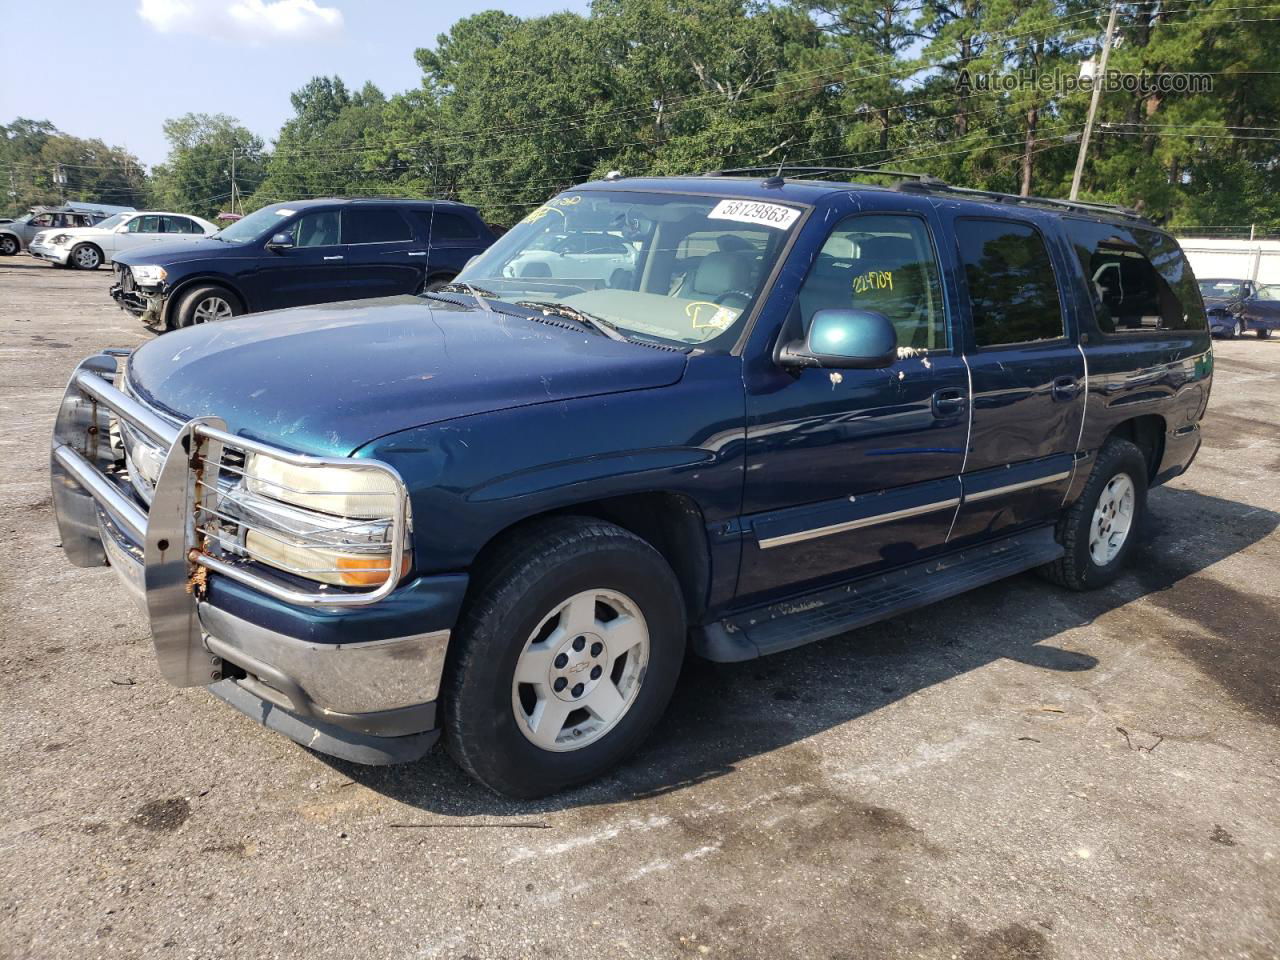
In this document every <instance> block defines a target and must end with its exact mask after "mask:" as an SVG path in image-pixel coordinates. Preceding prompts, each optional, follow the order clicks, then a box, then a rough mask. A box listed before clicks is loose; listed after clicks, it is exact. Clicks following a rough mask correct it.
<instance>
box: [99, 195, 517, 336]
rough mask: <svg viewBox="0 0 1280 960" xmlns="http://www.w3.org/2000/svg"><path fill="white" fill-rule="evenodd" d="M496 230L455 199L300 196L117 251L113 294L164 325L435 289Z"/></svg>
mask: <svg viewBox="0 0 1280 960" xmlns="http://www.w3.org/2000/svg"><path fill="white" fill-rule="evenodd" d="M493 240H494V236H493V232H492V231H491V230H490V228H489V226H488V224H486V223H485V222H484V221H483V220H481V219H480V214H479V213H478V212H477V211H476V209H475V207H470V206H467V205H466V204H464V203H455V202H453V201H448V200H399V199H390V198H372V199H371V198H362V199H351V200H344V199H338V198H328V199H324V200H298V201H295V202H290V203H274V204H271V205H270V206H266V207H262V208H260V209H258V210H255V211H254V212H253V213H251V214H249V215H248V216H247V217H244V218H243V219H241V220H237V221H236V222H235V223H233V224H232V225H231V226H229V227H226V228H225V229H223V230H220V231H218V232H217V233H215V234H214V235H213V236H211V237H205V238H203V239H200V240H196V241H192V240H190V239H189V238H188V239H185V240H183V241H182V242H180V243H169V244H163V245H147V246H143V247H140V248H137V249H133V250H129V251H126V252H124V253H121V254H118V255H117V256H116V257H115V258H114V268H115V283H114V284H113V285H112V287H111V296H112V298H113V299H114V300H115V301H116V303H118V304H119V305H120V307H121V309H123V310H125V311H127V312H128V313H130V314H132V315H133V316H135V317H139V318H140V319H141V320H142V321H143V322H144V323H146V324H147V325H148V326H150V327H152V328H153V329H156V330H158V331H164V330H172V329H176V328H178V327H190V326H194V325H195V324H198V323H207V322H209V321H214V320H227V319H230V318H231V317H238V316H240V315H241V314H243V313H258V312H261V311H266V310H279V309H283V308H285V307H300V306H308V305H310V304H316V303H330V302H333V301H336V300H360V299H365V298H372V297H389V296H396V295H398V294H411V293H418V292H420V291H423V290H433V289H435V288H436V287H439V286H442V285H443V284H445V283H448V282H449V281H450V280H452V279H453V278H454V276H455V275H456V274H457V273H458V271H459V270H461V269H462V267H463V265H464V264H465V263H466V262H467V261H468V260H470V259H471V258H472V257H474V256H476V255H477V254H479V253H483V252H484V250H485V248H486V247H488V246H489V244H491V243H493Z"/></svg>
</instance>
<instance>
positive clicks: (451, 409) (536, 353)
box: [128, 296, 685, 456]
mask: <svg viewBox="0 0 1280 960" xmlns="http://www.w3.org/2000/svg"><path fill="white" fill-rule="evenodd" d="M565 323H566V326H568V325H569V324H568V322H565ZM684 368H685V355H684V354H683V353H682V352H680V351H677V350H665V349H660V348H653V347H647V346H642V345H639V344H635V343H623V342H619V341H616V340H610V339H608V338H607V337H602V336H600V335H599V334H596V333H593V332H592V331H590V330H586V329H583V330H581V331H579V330H577V329H566V328H564V327H561V326H558V325H553V324H551V323H542V322H540V321H538V320H531V319H525V318H523V317H512V316H507V315H505V314H500V313H496V312H495V313H489V312H486V311H484V310H482V309H480V308H478V307H470V306H461V305H455V304H452V303H449V302H445V301H440V300H423V299H420V298H418V297H407V296H406V297H393V298H387V299H381V300H355V301H350V302H347V303H331V304H325V305H324V306H317V307H296V308H294V309H291V310H281V311H278V312H274V313H258V314H248V315H246V316H243V317H238V318H236V319H234V320H227V321H224V322H222V323H216V324H208V325H202V326H197V327H190V328H187V329H185V330H178V331H175V332H174V333H170V334H166V335H164V336H162V337H160V338H158V339H156V340H154V341H152V342H150V343H147V344H144V345H143V346H142V347H140V348H139V349H138V350H136V351H135V352H134V353H133V355H132V356H131V357H130V358H129V364H128V370H129V373H128V376H129V385H130V388H131V389H132V390H133V392H134V394H135V395H136V396H137V397H138V398H139V399H141V400H143V401H145V402H147V403H150V404H151V405H153V406H155V407H158V408H159V409H161V410H163V411H165V412H166V413H169V414H171V415H174V416H177V417H179V418H181V419H184V420H185V419H190V418H193V417H198V416H218V417H221V418H223V419H224V420H225V421H226V422H227V427H228V429H229V430H230V431H232V432H233V433H239V434H240V435H242V436H245V437H250V438H252V439H256V440H262V441H265V442H269V443H276V444H279V445H280V446H283V447H286V448H288V449H291V450H295V451H298V452H304V453H314V454H323V455H328V456H346V455H348V454H350V453H351V452H353V451H354V450H355V449H356V448H358V447H360V446H362V445H364V444H366V443H368V442H369V441H370V440H373V439H375V438H377V437H380V436H383V435H385V434H388V433H395V432H397V431H399V430H406V429H408V428H410V427H416V426H420V425H423V424H429V423H436V422H439V421H441V420H450V419H453V418H455V417H465V416H469V415H471V414H477V413H486V412H489V411H493V410H502V409H506V408H510V407H519V406H526V405H529V404H535V403H550V402H555V401H562V400H571V399H574V398H578V397H589V396H597V395H601V394H607V393H619V392H622V391H627V390H644V389H650V388H654V387H662V386H666V385H668V384H672V383H675V382H676V381H677V380H679V379H680V377H681V376H682V375H683V373H684Z"/></svg>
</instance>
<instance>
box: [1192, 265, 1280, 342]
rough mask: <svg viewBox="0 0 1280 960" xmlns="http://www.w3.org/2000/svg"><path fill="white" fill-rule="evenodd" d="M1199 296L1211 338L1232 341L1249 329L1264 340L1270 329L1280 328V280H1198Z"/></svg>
mask: <svg viewBox="0 0 1280 960" xmlns="http://www.w3.org/2000/svg"><path fill="white" fill-rule="evenodd" d="M1200 296H1202V297H1203V298H1204V308H1205V312H1206V313H1207V314H1208V316H1209V332H1210V333H1212V334H1213V335H1214V336H1215V337H1227V338H1228V339H1232V340H1234V339H1235V338H1236V337H1243V336H1244V334H1245V331H1247V330H1252V331H1253V332H1254V333H1256V334H1257V335H1258V337H1260V338H1262V339H1266V338H1267V337H1269V336H1271V331H1272V330H1280V283H1255V282H1254V281H1252V280H1224V279H1213V280H1201V281H1200Z"/></svg>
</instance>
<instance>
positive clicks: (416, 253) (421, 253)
mask: <svg viewBox="0 0 1280 960" xmlns="http://www.w3.org/2000/svg"><path fill="white" fill-rule="evenodd" d="M426 255H427V251H425V250H410V251H409V256H411V257H425V256H426Z"/></svg>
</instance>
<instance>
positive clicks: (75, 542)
mask: <svg viewBox="0 0 1280 960" xmlns="http://www.w3.org/2000/svg"><path fill="white" fill-rule="evenodd" d="M130 352H131V351H128V350H108V351H104V352H103V353H101V354H97V355H96V356H92V357H89V358H88V359H86V360H85V361H83V362H82V363H81V364H80V365H79V366H78V367H77V368H76V371H75V373H73V374H72V376H71V380H70V382H69V383H68V384H67V389H66V392H65V393H64V394H63V397H62V403H61V405H60V407H59V409H58V417H57V421H56V423H55V425H54V430H53V438H52V451H51V462H50V473H51V478H52V486H53V508H54V514H55V516H56V518H57V522H58V532H59V534H60V535H61V537H62V547H63V550H64V552H65V553H66V554H67V557H68V559H70V560H71V561H72V562H73V563H75V564H76V565H78V566H84V567H93V566H102V565H103V564H105V563H107V556H108V549H107V546H106V545H104V539H103V538H104V536H106V535H107V534H105V533H104V529H106V528H110V527H114V528H115V530H117V531H122V532H123V533H124V534H125V535H126V536H127V537H128V539H129V540H131V541H132V544H131V545H130V548H129V549H128V551H127V552H128V554H130V555H132V556H134V557H135V558H136V557H137V556H138V554H139V553H140V554H141V557H142V560H143V563H142V569H141V583H140V584H136V585H135V586H136V587H140V592H141V597H142V602H143V606H144V608H145V610H146V613H147V615H148V617H149V619H150V621H151V634H152V639H153V641H154V643H155V649H156V656H157V659H158V661H159V665H160V669H161V672H162V673H163V675H164V677H165V679H166V680H168V681H169V682H170V683H173V684H174V685H176V686H198V685H203V684H207V683H209V682H211V681H210V678H211V675H212V674H215V673H217V672H218V670H219V669H220V667H221V664H220V662H219V661H218V658H216V657H211V654H210V652H209V651H208V650H207V649H206V648H205V646H204V643H203V638H202V630H201V626H200V620H199V617H198V614H197V605H198V602H199V600H200V599H201V596H202V594H203V593H204V586H205V577H206V576H207V575H208V573H209V572H212V573H215V574H218V575H220V576H225V577H227V578H228V579H231V580H235V581H237V582H239V583H242V584H244V585H245V586H248V587H251V588H252V589H254V590H258V591H261V592H262V593H264V594H266V595H268V596H270V597H273V598H274V599H276V600H279V601H281V602H283V603H288V604H296V605H299V606H315V607H328V608H340V607H347V606H355V605H364V604H370V603H377V602H378V601H379V600H382V599H384V598H385V597H387V596H388V595H389V594H390V593H391V592H392V591H393V590H394V589H395V588H396V586H397V584H398V582H399V580H400V574H401V572H402V571H403V565H404V559H405V556H406V550H405V542H406V537H407V534H408V529H409V505H408V493H407V491H406V489H405V486H404V482H403V480H401V478H400V475H399V474H398V473H397V472H396V471H395V470H394V469H393V468H392V467H390V466H388V465H387V464H385V463H380V462H378V461H374V460H363V459H353V458H334V457H313V456H307V455H303V454H296V453H292V452H289V451H286V450H282V449H280V448H278V447H274V446H271V445H269V444H265V443H259V442H257V441H254V440H248V439H245V438H244V437H238V436H235V435H234V434H231V433H228V432H227V431H226V424H225V422H223V421H222V420H220V419H218V418H216V417H200V418H197V419H194V420H191V421H189V422H187V423H184V424H181V425H175V424H173V423H171V422H170V421H168V420H166V419H164V418H163V417H160V416H158V415H157V414H156V413H155V412H154V411H153V410H151V409H150V408H148V407H146V406H145V405H143V404H141V403H139V402H138V401H137V400H135V399H133V398H132V397H130V396H128V395H127V394H125V393H124V392H122V391H121V390H119V389H117V388H116V386H115V385H114V384H113V380H114V379H115V378H116V376H117V375H118V374H119V373H120V371H121V360H122V359H123V358H125V357H127V356H128V355H129V353H130ZM120 424H127V425H128V426H130V427H132V428H133V429H134V430H136V431H139V432H140V433H142V434H143V435H145V437H146V438H148V439H149V440H150V441H152V442H154V443H155V444H156V445H157V446H158V447H160V448H161V449H163V450H165V451H167V454H166V455H165V458H164V462H163V465H162V466H161V468H160V473H159V476H158V477H157V478H156V481H155V490H154V493H153V496H152V498H151V503H150V505H149V509H148V506H147V505H146V504H143V503H142V502H141V501H140V498H139V497H138V495H137V492H136V491H135V490H134V489H133V486H132V485H131V483H130V480H129V477H128V474H127V471H126V468H125V464H124V459H125V458H124V451H123V448H122V446H121V445H120V444H119V443H118V438H119V436H120V434H121V432H122V431H120V430H118V429H113V427H118V426H119V425H120ZM224 454H232V455H238V456H233V458H232V459H233V460H236V459H238V460H239V462H243V459H242V458H243V457H245V456H247V455H248V454H256V455H258V456H262V457H268V458H272V459H275V460H279V461H282V462H283V463H286V464H290V465H292V466H298V467H335V468H339V469H356V470H363V471H377V472H381V473H384V474H386V475H388V476H389V477H390V478H391V479H392V480H393V481H394V487H395V491H396V495H395V497H394V501H395V502H394V509H393V510H392V512H391V516H389V517H386V518H382V519H379V520H377V521H369V520H362V521H360V523H359V524H351V523H349V522H346V523H344V522H343V521H342V520H338V521H337V522H336V523H335V524H329V525H323V524H322V525H317V526H315V527H314V528H306V529H303V528H291V529H289V530H288V533H289V534H290V541H291V545H292V546H295V547H298V548H301V549H314V550H317V551H319V550H323V549H326V548H327V547H331V546H332V539H331V537H332V536H333V534H334V531H335V530H344V529H346V528H348V527H353V528H354V527H360V528H362V529H364V528H368V527H370V526H376V525H377V524H378V523H382V524H384V525H385V530H386V537H385V539H383V540H381V541H380V542H381V543H386V544H387V545H388V546H389V548H390V557H389V560H388V564H389V565H388V576H387V578H386V579H385V581H383V582H382V583H381V584H379V585H377V586H376V587H373V588H371V589H348V588H337V589H327V588H326V587H325V586H324V585H323V584H316V587H315V588H314V589H310V588H308V587H304V586H299V585H298V583H297V581H296V580H291V579H288V578H285V577H281V576H276V575H273V574H272V573H271V572H270V570H268V569H265V568H264V567H263V565H261V564H259V563H255V562H254V558H253V556H252V554H251V553H250V552H249V551H247V550H246V548H245V545H244V541H245V532H246V531H248V530H250V529H253V530H259V531H260V532H261V530H260V528H259V527H257V526H256V525H255V524H254V522H253V519H252V516H251V515H250V514H247V513H246V510H245V506H244V503H243V497H242V496H241V495H238V494H237V491H239V490H240V489H241V485H240V474H241V473H242V471H241V470H240V469H239V468H238V467H237V466H235V465H233V464H226V463H225V462H224ZM224 466H225V467H226V470H225V474H226V476H224ZM220 480H221V481H222V482H220ZM384 496H385V495H384ZM280 506H281V508H282V509H284V510H286V511H287V510H288V507H287V506H286V505H283V504H282V505H280ZM272 533H273V534H274V535H275V536H276V537H277V538H278V535H279V528H278V527H277V528H275V530H274V531H272ZM269 535H271V534H269ZM309 538H310V539H309ZM135 548H136V549H135ZM111 553H112V556H113V557H120V556H122V554H121V552H120V550H119V549H116V550H112V551H111ZM384 553H385V551H384ZM306 572H311V571H310V570H308V571H306ZM356 572H363V571H356ZM121 576H122V577H125V578H126V580H128V578H129V576H130V574H129V573H128V572H126V571H121ZM134 576H136V574H135V575H134ZM211 659H212V666H211Z"/></svg>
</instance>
